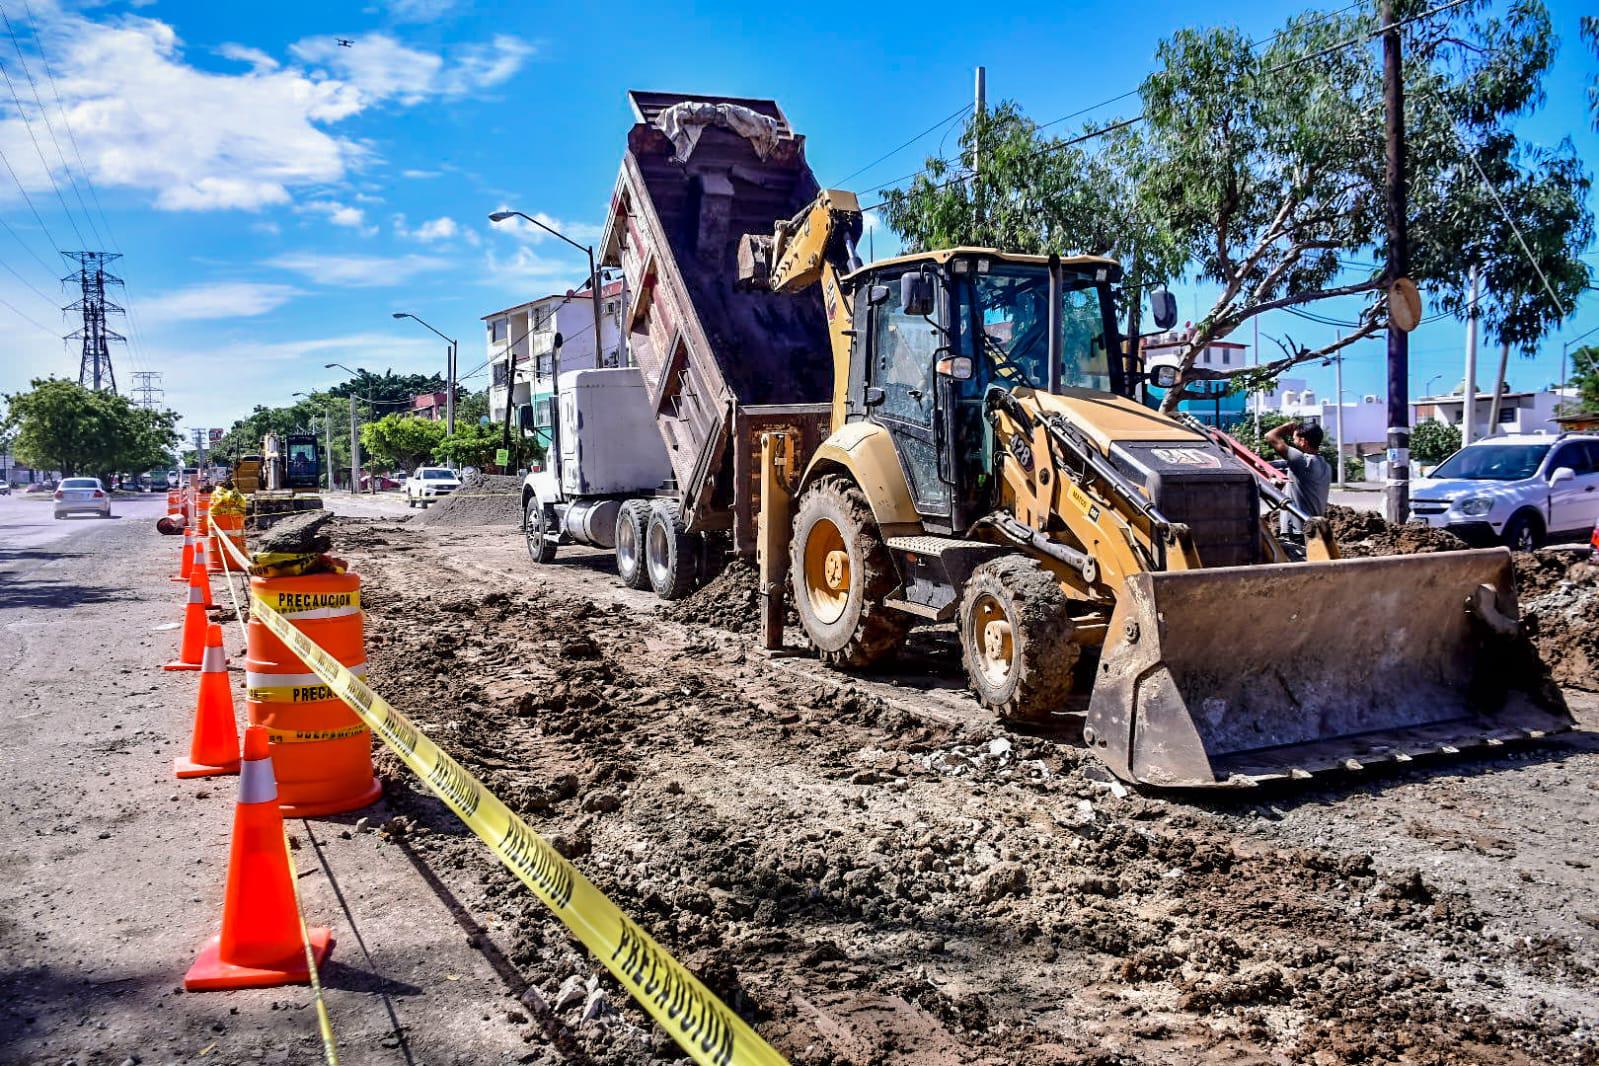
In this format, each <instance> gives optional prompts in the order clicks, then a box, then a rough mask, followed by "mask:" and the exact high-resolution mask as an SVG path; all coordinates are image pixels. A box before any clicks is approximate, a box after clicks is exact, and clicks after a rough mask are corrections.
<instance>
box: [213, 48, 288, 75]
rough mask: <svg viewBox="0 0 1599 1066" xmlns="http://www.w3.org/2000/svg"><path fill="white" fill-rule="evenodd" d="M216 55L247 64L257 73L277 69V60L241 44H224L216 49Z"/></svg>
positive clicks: (259, 50)
mask: <svg viewBox="0 0 1599 1066" xmlns="http://www.w3.org/2000/svg"><path fill="white" fill-rule="evenodd" d="M217 55H219V56H221V57H222V58H223V59H231V60H234V61H235V62H238V63H244V64H247V65H248V66H249V67H250V68H251V69H252V70H254V71H255V72H256V73H258V74H264V73H269V72H271V71H274V70H277V69H278V61H277V60H276V59H273V58H272V57H271V56H269V55H267V54H266V53H265V52H263V51H261V49H259V48H251V47H249V46H248V45H243V44H225V45H223V46H222V47H221V48H218V49H217Z"/></svg>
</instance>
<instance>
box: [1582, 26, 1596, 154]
mask: <svg viewBox="0 0 1599 1066" xmlns="http://www.w3.org/2000/svg"><path fill="white" fill-rule="evenodd" d="M1581 25H1582V37H1583V40H1585V41H1587V42H1588V45H1589V47H1591V48H1592V49H1593V54H1594V58H1596V59H1599V15H1584V16H1582V23H1581ZM1588 117H1589V119H1590V121H1592V122H1593V128H1594V129H1596V130H1599V74H1595V75H1594V78H1593V84H1592V85H1589V86H1588Z"/></svg>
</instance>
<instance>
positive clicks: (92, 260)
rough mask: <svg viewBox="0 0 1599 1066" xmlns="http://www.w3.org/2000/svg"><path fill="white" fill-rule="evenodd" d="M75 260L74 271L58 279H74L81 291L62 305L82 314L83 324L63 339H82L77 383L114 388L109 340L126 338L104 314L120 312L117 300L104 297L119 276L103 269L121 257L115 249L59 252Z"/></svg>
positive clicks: (105, 389) (96, 389)
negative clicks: (108, 321) (75, 297)
mask: <svg viewBox="0 0 1599 1066" xmlns="http://www.w3.org/2000/svg"><path fill="white" fill-rule="evenodd" d="M61 254H62V255H64V256H66V257H67V258H68V259H71V260H73V261H75V262H76V263H77V264H78V272H77V273H76V274H68V275H67V276H66V277H64V278H62V279H61V280H62V281H64V282H72V281H76V282H77V283H78V291H79V293H80V295H79V297H78V299H77V300H75V301H74V302H72V303H70V304H68V305H67V306H66V307H64V308H62V310H63V311H77V312H79V313H80V314H82V315H83V326H82V327H81V328H79V329H75V330H73V331H72V332H71V333H68V334H67V335H66V337H65V338H63V339H65V340H69V341H74V340H75V341H81V342H82V348H81V352H82V354H81V355H80V357H79V361H78V384H79V385H82V386H83V387H84V388H86V389H93V390H94V391H95V392H102V391H104V392H111V393H115V392H116V391H117V377H116V373H115V372H114V371H113V370H112V369H111V348H110V344H109V342H110V341H123V342H126V341H127V338H126V337H124V336H123V335H122V334H120V333H118V332H116V331H115V330H113V329H110V328H109V327H108V326H107V325H106V315H108V314H117V315H120V314H123V313H124V312H123V309H122V308H121V306H119V305H118V304H115V303H112V302H111V301H110V300H108V299H106V295H105V288H106V286H107V285H121V284H122V279H121V278H119V277H117V276H116V275H115V274H108V273H106V269H105V268H106V265H107V264H108V263H110V262H111V261H112V260H113V259H121V258H122V256H121V254H120V253H117V252H62V253H61Z"/></svg>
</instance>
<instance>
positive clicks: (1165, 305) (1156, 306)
mask: <svg viewBox="0 0 1599 1066" xmlns="http://www.w3.org/2000/svg"><path fill="white" fill-rule="evenodd" d="M1149 309H1150V311H1151V312H1152V313H1153V314H1154V316H1155V326H1156V328H1157V329H1162V330H1167V329H1171V328H1172V327H1173V326H1175V325H1176V324H1177V297H1175V296H1173V295H1172V294H1171V290H1170V289H1168V288H1167V287H1166V286H1164V285H1156V286H1155V287H1154V288H1153V289H1151V290H1150V292H1149Z"/></svg>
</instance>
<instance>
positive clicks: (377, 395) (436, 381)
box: [327, 369, 444, 407]
mask: <svg viewBox="0 0 1599 1066" xmlns="http://www.w3.org/2000/svg"><path fill="white" fill-rule="evenodd" d="M443 391H444V379H443V378H441V377H439V375H437V374H396V373H395V372H394V371H392V370H385V371H384V372H383V373H381V374H374V373H372V372H371V371H370V370H361V369H357V370H356V374H355V376H354V377H353V378H351V379H350V380H349V381H346V382H344V383H343V384H342V385H335V386H333V387H332V388H331V389H329V390H328V392H327V394H328V395H329V396H338V397H340V398H343V399H349V397H351V396H354V397H356V398H357V399H360V400H365V401H367V402H368V403H371V404H377V405H379V406H384V407H387V406H391V405H394V404H400V403H403V404H405V405H407V406H410V403H411V400H412V399H413V398H415V397H416V396H419V395H421V394H422V393H425V392H443Z"/></svg>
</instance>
